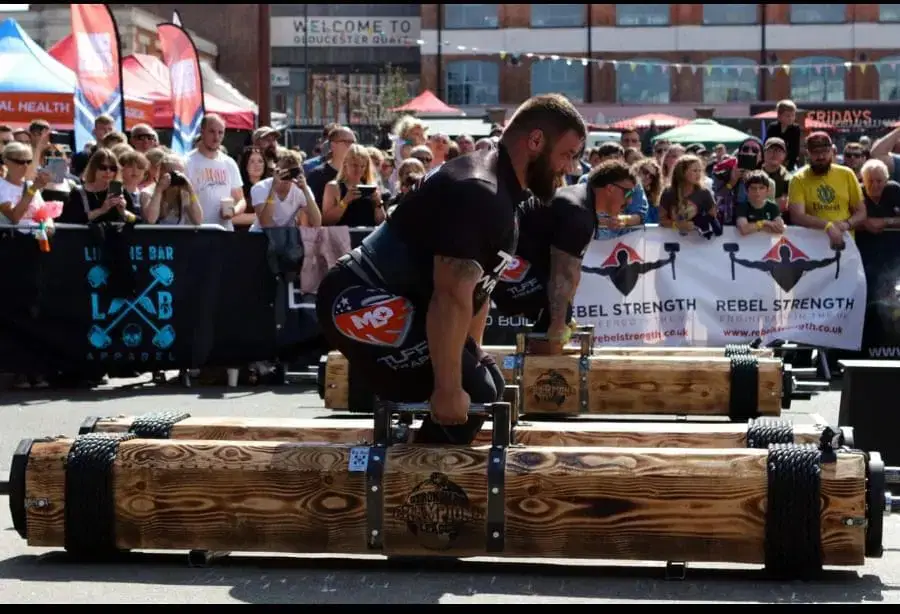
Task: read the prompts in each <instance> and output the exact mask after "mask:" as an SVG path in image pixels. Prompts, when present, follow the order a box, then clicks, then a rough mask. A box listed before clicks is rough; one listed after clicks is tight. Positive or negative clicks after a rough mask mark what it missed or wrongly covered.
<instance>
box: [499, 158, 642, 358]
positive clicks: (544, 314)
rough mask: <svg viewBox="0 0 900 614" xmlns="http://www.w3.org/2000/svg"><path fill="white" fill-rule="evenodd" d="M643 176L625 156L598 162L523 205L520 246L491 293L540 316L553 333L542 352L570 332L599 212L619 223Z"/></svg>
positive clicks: (507, 310) (507, 306) (502, 303)
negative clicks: (546, 196)
mask: <svg viewBox="0 0 900 614" xmlns="http://www.w3.org/2000/svg"><path fill="white" fill-rule="evenodd" d="M636 184H637V180H636V178H635V176H634V174H633V173H632V172H631V170H630V169H629V168H628V166H627V165H626V164H625V163H624V162H622V161H621V160H607V161H606V162H603V163H601V164H600V165H599V166H597V167H596V168H594V170H592V171H591V172H590V173H589V174H588V177H587V181H586V182H585V183H579V184H577V185H573V186H566V187H563V188H560V189H559V190H557V191H556V195H555V196H554V197H553V199H552V200H551V201H550V204H549V205H544V204H542V203H540V202H537V201H536V200H535V199H531V200H529V201H526V202H525V203H524V204H523V205H522V215H521V216H520V218H519V246H518V249H517V250H516V256H515V258H514V259H513V262H512V264H511V265H510V266H509V267H507V269H506V271H505V272H504V273H503V274H502V275H501V276H500V282H499V283H498V284H497V290H496V291H495V292H494V294H493V295H492V296H491V298H492V300H493V301H494V303H495V304H496V305H497V309H498V310H499V311H500V312H501V313H503V314H504V315H509V316H518V315H523V316H525V317H527V318H529V319H530V320H534V321H535V325H534V332H539V333H544V332H545V333H547V342H546V343H545V344H539V346H541V345H543V347H539V351H538V353H542V354H543V353H546V354H558V353H560V352H561V351H562V346H563V345H564V344H565V342H566V340H567V339H568V336H569V331H570V329H569V324H570V320H571V319H572V301H573V299H574V298H575V292H576V290H577V289H578V283H579V281H580V280H581V260H582V258H584V254H585V252H587V249H588V245H589V244H590V242H591V239H592V238H593V236H594V231H595V230H596V228H597V224H598V218H600V219H602V220H603V222H604V224H605V225H607V226H614V227H615V226H617V225H618V224H619V217H618V216H619V215H621V213H622V211H623V210H624V208H625V206H626V205H627V204H628V202H629V200H630V199H631V194H632V191H633V190H634V186H635V185H636Z"/></svg>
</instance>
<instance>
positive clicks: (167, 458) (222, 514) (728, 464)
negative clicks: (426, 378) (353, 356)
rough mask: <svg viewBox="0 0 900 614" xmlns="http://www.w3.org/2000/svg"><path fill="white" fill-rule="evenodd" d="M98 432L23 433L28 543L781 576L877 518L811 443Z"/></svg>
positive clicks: (860, 541) (18, 521)
mask: <svg viewBox="0 0 900 614" xmlns="http://www.w3.org/2000/svg"><path fill="white" fill-rule="evenodd" d="M98 437H106V438H112V437H114V436H112V435H106V436H101V435H99V434H90V435H82V436H79V437H78V438H77V439H76V440H72V439H50V440H35V441H34V442H30V441H29V442H27V445H26V442H23V443H22V444H20V447H19V450H18V452H17V454H18V458H14V459H13V463H12V467H13V470H12V471H11V474H10V483H11V496H10V509H11V512H12V516H13V518H14V523H15V526H16V529H17V530H18V531H19V533H20V535H22V536H23V537H24V538H25V539H26V540H27V543H28V545H30V546H34V547H46V548H62V547H66V548H68V549H71V547H70V545H71V544H78V543H81V544H82V546H83V547H84V548H85V549H93V550H97V549H99V548H100V546H101V545H104V544H105V545H106V547H108V548H110V549H112V550H129V549H153V550H194V549H204V550H215V551H231V552H293V553H323V554H329V553H331V554H385V555H412V556H451V557H468V556H483V555H490V556H508V557H517V558H521V557H541V558H544V557H549V558H576V559H584V558H599V559H621V560H642V561H671V560H676V561H685V562H731V563H746V564H764V565H766V566H767V568H772V567H773V566H774V567H775V568H777V569H778V570H779V572H780V573H782V574H786V575H788V576H790V575H806V574H807V573H809V572H811V571H814V570H815V568H818V569H821V565H823V564H824V565H839V566H843V565H861V564H863V563H864V562H865V556H866V554H865V553H866V537H867V530H868V529H867V527H871V526H872V525H873V523H872V522H871V519H868V520H869V521H868V522H866V520H867V516H866V509H867V508H866V496H867V491H866V488H867V480H866V477H867V464H866V463H867V460H866V456H865V454H863V453H862V452H856V451H848V450H838V451H837V452H836V453H832V454H831V455H829V456H828V457H827V458H826V455H825V453H824V452H823V453H820V452H819V451H818V449H816V448H815V446H795V445H788V446H783V445H774V446H771V447H770V449H769V450H758V449H750V450H696V449H687V450H677V449H649V448H645V449H637V448H551V447H528V446H523V447H514V448H508V449H502V448H501V449H499V450H497V449H495V448H492V447H491V446H480V447H479V446H474V447H464V446H454V447H449V448H444V447H438V446H414V445H396V446H391V447H389V448H387V449H385V448H369V447H354V446H336V445H305V444H299V443H283V442H235V441H229V442H219V441H192V440H140V439H131V440H123V441H116V442H115V445H114V446H113V447H112V448H109V447H107V448H104V446H107V444H108V443H109V442H108V441H100V442H99V445H100V451H101V452H103V454H99V455H98V454H96V453H95V452H96V451H97V449H96V447H95V448H92V446H96V445H98V440H97V439H94V440H91V439H88V438H98ZM92 449H93V450H94V451H93V452H92V451H91V450H92ZM84 454H86V455H88V456H89V458H88V457H86V458H82V457H81V456H82V455H84ZM785 454H786V455H787V456H785ZM794 456H796V457H797V458H794ZM493 459H496V460H497V462H493ZM98 463H99V464H98ZM798 468H799V469H798ZM87 469H90V471H88V470H87ZM67 472H69V474H67ZM13 484H21V485H22V487H21V490H22V492H21V493H19V487H18V486H17V487H16V489H15V495H13V493H12V490H13V489H12V485H13ZM75 485H78V486H80V488H74V486H75ZM875 496H876V497H877V496H879V493H875ZM880 497H881V499H882V500H883V499H884V493H880ZM98 502H100V504H98ZM70 508H71V509H70ZM876 513H877V514H881V513H882V510H880V509H878V510H876ZM79 535H80V536H88V538H89V539H87V540H81V541H79V538H78V536H79ZM878 539H879V543H880V535H879V537H878ZM92 554H95V552H92Z"/></svg>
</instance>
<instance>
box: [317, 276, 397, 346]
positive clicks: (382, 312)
mask: <svg viewBox="0 0 900 614" xmlns="http://www.w3.org/2000/svg"><path fill="white" fill-rule="evenodd" d="M414 311H415V310H414V308H413V304H412V302H410V301H409V300H408V299H406V298H403V297H402V296H397V295H395V294H391V293H390V292H385V291H384V290H378V289H374V288H367V287H364V286H350V287H349V288H347V289H346V290H344V291H343V292H341V293H340V294H339V295H338V297H337V298H336V299H335V300H334V305H333V306H332V309H331V314H332V319H333V320H334V325H335V327H336V328H337V329H338V330H339V331H340V332H341V334H343V335H344V336H345V337H347V338H349V339H352V340H353V341H359V342H360V343H367V344H369V345H379V346H384V347H392V348H396V347H400V346H401V345H403V342H404V341H406V336H407V335H408V334H409V329H410V327H411V326H412V321H413V313H414Z"/></svg>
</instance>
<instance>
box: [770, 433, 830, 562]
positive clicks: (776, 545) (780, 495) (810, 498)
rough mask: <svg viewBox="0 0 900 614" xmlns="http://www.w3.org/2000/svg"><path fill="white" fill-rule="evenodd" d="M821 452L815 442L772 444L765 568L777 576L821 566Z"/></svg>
mask: <svg viewBox="0 0 900 614" xmlns="http://www.w3.org/2000/svg"><path fill="white" fill-rule="evenodd" d="M821 456H822V452H821V451H820V450H819V448H818V446H816V445H815V444H802V445H801V444H784V443H776V444H772V445H770V446H769V456H768V460H767V463H766V464H767V468H768V471H767V473H768V479H769V480H768V481H769V491H768V504H767V508H766V538H765V555H766V570H767V571H768V572H769V573H770V574H772V575H773V576H774V577H777V578H779V579H809V578H811V577H813V576H815V575H817V574H818V573H819V572H821V570H822V536H821V517H822V516H821V514H822V510H821V492H820V491H821V481H820V480H821V470H820V468H819V462H820V460H821Z"/></svg>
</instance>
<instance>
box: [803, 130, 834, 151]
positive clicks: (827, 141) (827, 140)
mask: <svg viewBox="0 0 900 614" xmlns="http://www.w3.org/2000/svg"><path fill="white" fill-rule="evenodd" d="M831 145H832V142H831V137H830V136H828V133H827V132H822V131H821V130H818V131H816V132H813V133H812V134H810V135H809V136H808V137H806V148H807V149H821V148H822V147H831Z"/></svg>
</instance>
